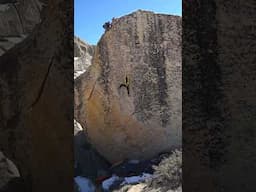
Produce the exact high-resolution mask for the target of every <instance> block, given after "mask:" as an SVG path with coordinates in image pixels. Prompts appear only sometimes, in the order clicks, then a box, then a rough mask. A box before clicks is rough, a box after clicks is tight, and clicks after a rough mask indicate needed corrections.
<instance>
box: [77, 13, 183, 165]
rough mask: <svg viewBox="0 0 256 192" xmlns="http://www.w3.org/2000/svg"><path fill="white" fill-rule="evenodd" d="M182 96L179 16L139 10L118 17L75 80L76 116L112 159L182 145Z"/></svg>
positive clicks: (136, 155)
mask: <svg viewBox="0 0 256 192" xmlns="http://www.w3.org/2000/svg"><path fill="white" fill-rule="evenodd" d="M126 78H127V80H126ZM126 81H128V82H126ZM122 84H124V85H122ZM125 84H126V85H127V86H125ZM128 84H129V85H128ZM127 87H129V91H128V89H127ZM128 92H129V94H128ZM181 101H182V95H181V17H178V16H171V15H163V14H154V13H153V12H147V11H137V12H134V13H132V14H130V15H127V16H124V17H121V18H118V19H115V20H114V22H113V23H112V27H111V28H110V30H108V31H106V32H105V34H104V35H103V37H102V38H101V40H100V41H99V43H98V45H97V46H96V49H95V53H94V56H93V60H92V65H91V66H90V67H89V68H88V69H87V71H86V73H84V74H82V75H81V76H80V77H78V78H77V79H76V81H75V105H76V106H75V118H76V120H77V121H79V122H80V123H81V125H82V126H83V127H84V129H85V131H86V132H87V134H88V137H89V139H90V141H91V143H92V144H93V145H94V146H95V147H96V149H97V150H98V151H99V152H100V153H101V154H102V155H103V156H105V157H106V158H107V159H108V160H109V161H111V162H116V161H119V160H122V159H125V158H139V159H144V158H149V157H152V156H154V155H156V154H157V153H159V152H162V151H166V150H170V148H175V147H178V146H181V123H182V122H181V121H182V114H181V108H182V105H181Z"/></svg>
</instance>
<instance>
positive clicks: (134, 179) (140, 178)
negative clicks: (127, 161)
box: [121, 173, 152, 185]
mask: <svg viewBox="0 0 256 192" xmlns="http://www.w3.org/2000/svg"><path fill="white" fill-rule="evenodd" d="M151 177H152V175H151V174H148V173H143V174H142V175H141V176H132V177H125V178H124V182H123V183H122V184H121V185H126V184H135V183H140V182H143V181H145V180H146V179H149V178H151Z"/></svg>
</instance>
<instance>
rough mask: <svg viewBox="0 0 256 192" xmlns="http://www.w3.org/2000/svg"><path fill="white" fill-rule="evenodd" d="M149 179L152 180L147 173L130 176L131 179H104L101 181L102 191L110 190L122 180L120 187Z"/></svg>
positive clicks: (113, 177) (115, 177)
mask: <svg viewBox="0 0 256 192" xmlns="http://www.w3.org/2000/svg"><path fill="white" fill-rule="evenodd" d="M149 178H152V175H151V174H148V173H143V174H142V175H140V176H132V177H124V178H122V177H118V176H116V175H113V176H112V177H110V178H109V179H106V180H105V181H103V183H102V187H103V189H104V190H106V191H108V190H109V189H110V187H111V186H112V185H113V184H114V183H115V182H117V181H118V180H123V182H122V183H121V185H120V186H122V185H127V184H136V183H140V182H143V181H145V180H146V179H149Z"/></svg>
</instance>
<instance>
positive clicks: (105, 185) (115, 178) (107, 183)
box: [102, 175, 120, 190]
mask: <svg viewBox="0 0 256 192" xmlns="http://www.w3.org/2000/svg"><path fill="white" fill-rule="evenodd" d="M119 179H120V177H118V176H116V175H112V177H110V178H109V179H106V180H105V181H103V182H102V187H103V189H104V190H109V188H110V186H111V185H113V184H114V182H115V181H118V180H119Z"/></svg>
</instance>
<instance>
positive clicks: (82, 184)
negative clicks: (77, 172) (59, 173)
mask: <svg viewBox="0 0 256 192" xmlns="http://www.w3.org/2000/svg"><path fill="white" fill-rule="evenodd" d="M75 182H76V183H77V185H78V186H79V188H80V191H81V192H95V190H96V189H95V186H94V185H93V183H92V182H91V181H90V180H89V179H87V178H85V177H81V176H77V177H75Z"/></svg>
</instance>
